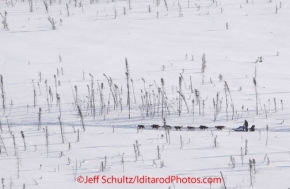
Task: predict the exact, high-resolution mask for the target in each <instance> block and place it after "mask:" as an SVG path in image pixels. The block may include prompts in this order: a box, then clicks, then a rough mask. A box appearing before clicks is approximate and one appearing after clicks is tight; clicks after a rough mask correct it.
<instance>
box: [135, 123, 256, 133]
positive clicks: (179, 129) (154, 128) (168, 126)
mask: <svg viewBox="0 0 290 189" xmlns="http://www.w3.org/2000/svg"><path fill="white" fill-rule="evenodd" d="M248 125H249V124H248V121H247V120H245V122H244V125H243V126H240V127H238V128H236V129H233V130H234V131H245V132H248V131H255V125H253V126H252V127H251V128H248ZM150 127H151V128H152V129H153V130H158V129H159V128H163V129H168V130H171V129H173V128H174V129H175V130H176V131H181V130H182V128H183V126H170V125H165V126H160V125H156V124H153V125H151V126H150ZM186 128H187V130H188V131H195V130H196V129H197V127H194V126H187V127H186ZM198 128H199V129H200V130H208V128H209V127H208V126H205V125H200V126H199V127H198ZM215 128H216V130H220V131H221V130H223V129H224V128H225V126H215ZM137 129H139V130H143V129H145V125H138V126H137Z"/></svg>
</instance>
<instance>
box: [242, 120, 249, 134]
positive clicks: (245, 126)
mask: <svg viewBox="0 0 290 189" xmlns="http://www.w3.org/2000/svg"><path fill="white" fill-rule="evenodd" d="M243 126H244V131H245V130H246V132H248V130H249V129H248V126H249V124H248V121H247V120H245V122H244V125H243Z"/></svg>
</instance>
